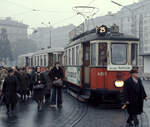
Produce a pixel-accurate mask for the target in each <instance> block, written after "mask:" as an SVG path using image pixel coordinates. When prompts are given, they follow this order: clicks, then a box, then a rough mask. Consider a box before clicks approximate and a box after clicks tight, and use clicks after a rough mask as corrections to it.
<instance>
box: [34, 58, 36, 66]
mask: <svg viewBox="0 0 150 127" xmlns="http://www.w3.org/2000/svg"><path fill="white" fill-rule="evenodd" d="M34 65H35V66H36V56H35V57H34Z"/></svg>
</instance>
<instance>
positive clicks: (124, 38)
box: [67, 33, 139, 47]
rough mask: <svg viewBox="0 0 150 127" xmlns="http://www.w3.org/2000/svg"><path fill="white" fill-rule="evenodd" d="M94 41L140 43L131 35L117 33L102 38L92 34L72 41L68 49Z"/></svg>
mask: <svg viewBox="0 0 150 127" xmlns="http://www.w3.org/2000/svg"><path fill="white" fill-rule="evenodd" d="M94 40H112V41H139V39H138V38H136V37H134V36H131V35H125V34H123V33H117V34H115V33H113V34H112V33H109V34H106V35H105V36H101V35H99V34H97V33H90V34H87V35H85V36H81V37H78V38H76V39H74V40H72V41H71V42H70V43H69V44H68V45H67V47H68V46H71V45H75V44H79V43H86V42H89V41H94Z"/></svg>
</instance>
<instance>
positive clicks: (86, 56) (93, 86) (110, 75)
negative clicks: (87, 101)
mask: <svg viewBox="0 0 150 127" xmlns="http://www.w3.org/2000/svg"><path fill="white" fill-rule="evenodd" d="M76 33H77V32H76ZM138 43H139V39H138V38H136V37H132V36H129V35H124V34H122V33H119V28H118V26H116V25H114V26H112V27H111V28H107V27H106V26H105V25H102V26H101V27H97V28H96V29H93V30H91V31H88V32H84V33H80V34H78V35H75V34H74V36H73V37H72V38H71V39H70V42H69V44H68V45H67V46H66V48H65V52H64V65H65V66H64V69H65V82H66V84H67V86H68V88H69V89H70V90H72V91H74V92H76V93H77V94H78V95H81V96H82V95H87V97H93V96H98V97H101V99H104V100H105V99H106V100H107V99H110V98H112V97H114V98H116V99H117V98H119V99H120V95H121V93H122V88H123V86H124V80H125V79H127V78H128V77H129V71H130V70H131V69H132V67H133V66H135V67H136V66H138Z"/></svg>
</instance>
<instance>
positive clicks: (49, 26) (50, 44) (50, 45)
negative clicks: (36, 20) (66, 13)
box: [41, 22, 52, 48]
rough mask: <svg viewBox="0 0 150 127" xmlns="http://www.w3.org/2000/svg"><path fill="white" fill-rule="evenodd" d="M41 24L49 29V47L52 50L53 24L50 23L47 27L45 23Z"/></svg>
mask: <svg viewBox="0 0 150 127" xmlns="http://www.w3.org/2000/svg"><path fill="white" fill-rule="evenodd" d="M41 24H43V25H45V26H46V27H48V28H49V29H48V30H49V47H50V48H51V47H52V43H51V39H52V37H51V22H48V24H49V25H47V24H45V23H43V22H42V23H41Z"/></svg>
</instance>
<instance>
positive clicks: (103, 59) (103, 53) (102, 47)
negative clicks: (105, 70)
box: [98, 43, 107, 66]
mask: <svg viewBox="0 0 150 127" xmlns="http://www.w3.org/2000/svg"><path fill="white" fill-rule="evenodd" d="M98 64H99V65H100V66H106V65H107V44H106V43H100V44H99V55H98Z"/></svg>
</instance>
